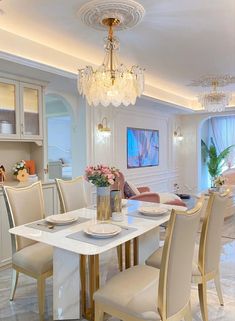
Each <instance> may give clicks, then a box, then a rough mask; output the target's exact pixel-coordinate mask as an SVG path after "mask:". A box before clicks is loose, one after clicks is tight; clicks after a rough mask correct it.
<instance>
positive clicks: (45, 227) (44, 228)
mask: <svg viewBox="0 0 235 321" xmlns="http://www.w3.org/2000/svg"><path fill="white" fill-rule="evenodd" d="M61 215H63V214H61ZM90 220H91V219H90V218H85V217H79V218H78V220H77V221H75V222H73V223H71V224H66V225H53V224H51V223H47V221H46V220H40V221H37V222H33V223H30V224H26V225H25V226H27V227H32V228H35V229H37V230H40V231H43V232H49V233H55V232H59V231H62V230H64V229H66V228H69V227H70V226H74V225H77V224H81V223H85V222H87V221H90ZM39 224H40V225H39ZM41 224H45V225H41ZM50 225H53V226H54V227H53V228H52V229H50V228H49V226H50Z"/></svg>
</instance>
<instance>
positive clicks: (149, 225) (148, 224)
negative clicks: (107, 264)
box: [9, 200, 186, 255]
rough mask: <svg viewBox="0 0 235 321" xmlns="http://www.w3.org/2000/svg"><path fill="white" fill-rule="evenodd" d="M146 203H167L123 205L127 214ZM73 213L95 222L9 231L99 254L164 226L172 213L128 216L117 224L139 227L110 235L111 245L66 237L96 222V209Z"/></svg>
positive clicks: (129, 203)
mask: <svg viewBox="0 0 235 321" xmlns="http://www.w3.org/2000/svg"><path fill="white" fill-rule="evenodd" d="M146 205H147V206H158V205H163V204H156V203H149V202H148V203H146V202H139V201H134V200H130V201H128V204H127V206H125V207H123V213H124V214H127V213H128V212H134V211H135V210H137V209H138V208H139V207H140V206H146ZM163 206H164V207H166V208H169V209H172V208H175V209H176V210H180V211H185V210H186V208H185V207H182V206H172V205H166V204H164V205H163ZM70 213H74V214H76V215H78V216H80V217H86V218H91V221H87V222H85V223H81V224H77V225H73V226H69V225H68V227H67V228H65V229H63V230H61V231H58V232H54V233H50V232H44V231H40V230H37V229H34V228H31V227H27V226H25V225H20V226H17V227H14V228H12V229H10V230H9V232H10V233H11V234H15V235H18V236H23V237H25V238H28V239H32V240H34V241H38V242H42V243H45V244H48V245H51V246H54V247H58V248H61V249H64V250H67V251H70V252H74V253H77V254H83V255H95V254H100V253H103V252H105V251H107V250H110V249H112V248H115V247H116V246H118V245H120V244H122V243H125V242H127V241H129V240H132V239H133V238H135V237H137V236H140V235H142V234H144V233H146V232H148V231H150V230H152V229H154V228H156V227H158V226H160V225H161V224H163V223H165V222H166V221H168V220H169V216H170V215H163V216H159V219H157V220H151V219H146V218H144V217H143V218H137V217H133V216H127V215H125V219H124V221H122V222H115V224H119V225H120V226H127V227H128V226H129V227H134V228H136V229H137V230H136V231H134V232H133V233H130V234H128V235H126V236H123V237H121V238H119V239H116V240H112V238H110V242H109V244H108V245H105V246H102V247H101V246H96V245H93V244H89V243H85V242H80V241H77V240H73V239H70V238H67V237H66V236H67V235H70V234H72V233H75V232H78V231H80V230H83V229H84V228H85V227H86V226H88V225H90V224H91V223H94V222H95V221H96V210H95V209H89V208H82V209H79V210H76V211H73V212H70Z"/></svg>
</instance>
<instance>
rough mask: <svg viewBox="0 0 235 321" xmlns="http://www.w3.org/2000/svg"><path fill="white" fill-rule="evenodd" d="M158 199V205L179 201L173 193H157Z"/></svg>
mask: <svg viewBox="0 0 235 321" xmlns="http://www.w3.org/2000/svg"><path fill="white" fill-rule="evenodd" d="M158 195H159V197H160V203H166V202H171V201H174V200H179V201H181V198H180V197H179V196H177V195H176V194H174V193H158Z"/></svg>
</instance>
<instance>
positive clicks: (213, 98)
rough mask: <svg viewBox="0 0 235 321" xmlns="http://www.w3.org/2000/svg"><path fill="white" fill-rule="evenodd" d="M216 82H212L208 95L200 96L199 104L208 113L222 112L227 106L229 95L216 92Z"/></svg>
mask: <svg viewBox="0 0 235 321" xmlns="http://www.w3.org/2000/svg"><path fill="white" fill-rule="evenodd" d="M218 85H219V83H218V80H213V81H212V91H211V92H210V93H205V94H201V95H200V96H199V102H200V103H201V105H202V107H203V108H204V109H205V110H207V111H208V112H222V111H225V108H226V106H228V105H229V102H230V100H231V98H232V97H231V94H230V93H225V92H222V91H220V92H219V91H218V90H217V87H218Z"/></svg>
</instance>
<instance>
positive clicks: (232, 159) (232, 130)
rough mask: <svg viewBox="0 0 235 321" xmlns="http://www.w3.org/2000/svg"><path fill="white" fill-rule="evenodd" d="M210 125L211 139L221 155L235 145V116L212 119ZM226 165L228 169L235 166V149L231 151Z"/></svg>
mask: <svg viewBox="0 0 235 321" xmlns="http://www.w3.org/2000/svg"><path fill="white" fill-rule="evenodd" d="M209 124H210V125H209V127H210V132H211V137H213V139H214V143H215V145H216V148H217V150H218V152H219V153H221V152H222V151H223V150H224V149H225V148H227V147H228V146H231V145H235V116H224V117H212V118H211V119H210V122H209ZM226 165H227V167H228V168H230V167H233V166H235V147H234V148H232V149H231V151H230V154H229V156H228V158H227V160H226Z"/></svg>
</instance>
